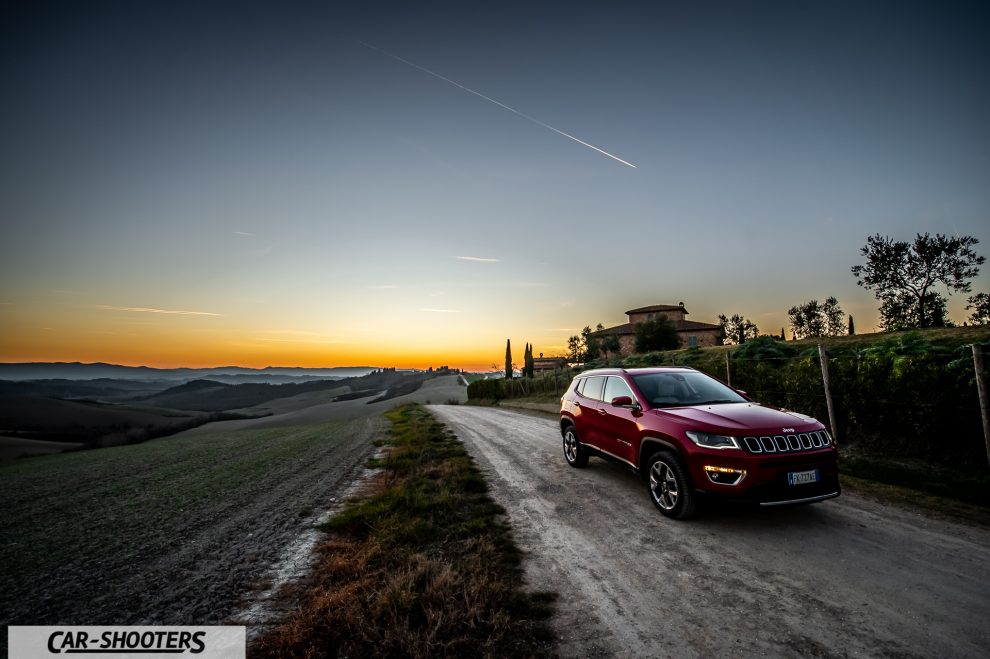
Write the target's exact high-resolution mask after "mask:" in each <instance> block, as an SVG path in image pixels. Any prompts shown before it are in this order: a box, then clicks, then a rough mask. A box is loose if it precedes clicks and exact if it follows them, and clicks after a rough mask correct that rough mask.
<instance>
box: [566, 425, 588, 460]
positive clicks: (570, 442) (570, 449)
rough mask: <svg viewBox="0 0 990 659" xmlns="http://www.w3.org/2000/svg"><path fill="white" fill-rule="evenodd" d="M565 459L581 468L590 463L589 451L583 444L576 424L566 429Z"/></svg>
mask: <svg viewBox="0 0 990 659" xmlns="http://www.w3.org/2000/svg"><path fill="white" fill-rule="evenodd" d="M564 459H565V460H567V464H569V465H571V466H572V467H578V468H581V467H584V466H585V465H587V464H588V452H587V451H586V450H585V449H584V447H583V446H581V441H580V440H579V439H578V436H577V430H575V429H574V426H567V428H566V429H564Z"/></svg>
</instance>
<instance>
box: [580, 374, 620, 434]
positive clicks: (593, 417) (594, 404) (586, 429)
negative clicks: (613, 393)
mask: <svg viewBox="0 0 990 659" xmlns="http://www.w3.org/2000/svg"><path fill="white" fill-rule="evenodd" d="M604 389H605V376H604V375H593V376H591V377H589V378H585V381H584V384H583V385H582V386H581V389H580V391H579V392H578V396H577V397H576V400H575V404H576V405H577V407H578V409H579V412H578V414H577V415H576V417H577V419H578V423H577V429H578V436H579V437H580V438H581V441H582V442H584V443H585V444H587V445H588V446H592V447H594V448H597V449H600V450H602V451H608V452H609V453H611V452H612V451H611V449H610V448H608V447H607V446H606V441H605V439H604V438H605V437H607V435H608V434H607V433H604V432H603V428H602V418H603V417H604V415H605V412H604V411H603V409H602V407H603V403H602V395H603V392H604Z"/></svg>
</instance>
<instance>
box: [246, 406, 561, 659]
mask: <svg viewBox="0 0 990 659" xmlns="http://www.w3.org/2000/svg"><path fill="white" fill-rule="evenodd" d="M388 416H389V418H390V420H391V421H392V423H393V429H392V438H391V439H392V441H391V449H390V451H389V453H388V455H387V456H386V457H384V458H381V459H379V460H377V461H376V464H377V466H379V467H381V468H382V470H383V471H382V473H381V474H380V476H379V478H378V480H377V488H376V491H375V492H374V493H373V494H371V495H369V496H367V497H365V498H364V499H362V500H361V501H360V502H358V503H355V504H353V505H351V506H350V507H348V508H347V509H346V510H344V511H343V512H342V513H341V514H339V515H338V516H336V517H335V518H333V519H332V520H331V521H330V522H328V523H327V524H326V525H325V527H324V530H325V531H327V534H328V535H327V538H326V540H325V541H324V542H323V543H322V544H321V545H320V547H319V550H318V551H319V553H320V561H319V566H318V568H317V570H316V572H315V574H314V576H313V578H312V584H311V586H310V587H309V589H308V591H307V592H306V593H304V595H303V596H302V604H301V606H300V607H299V608H298V609H297V610H296V611H295V612H293V613H292V614H291V615H290V616H289V618H288V619H287V620H286V621H285V622H284V623H283V624H282V625H281V626H280V627H279V628H277V629H275V630H274V631H273V632H272V633H270V634H269V635H268V636H266V637H264V638H262V639H261V640H260V641H259V642H258V644H257V645H255V646H254V647H253V648H252V654H253V655H255V656H266V657H267V656H274V657H345V656H412V657H426V656H429V657H444V656H457V657H533V656H549V655H551V653H552V635H551V633H550V631H549V628H548V627H547V625H546V620H547V618H548V617H549V615H550V608H549V607H550V603H551V602H552V601H553V599H554V596H553V595H551V594H547V593H536V594H533V593H527V592H525V591H524V590H523V589H522V588H521V586H520V584H521V582H522V569H521V567H520V553H519V550H518V548H517V547H516V546H515V544H514V543H513V541H512V538H511V534H510V531H509V528H508V526H507V525H506V524H505V522H504V520H503V515H504V510H503V509H502V508H501V507H500V506H498V505H497V504H495V503H494V502H493V501H492V500H491V498H490V497H489V496H488V494H487V486H486V484H485V482H484V479H483V478H482V476H481V474H480V472H479V471H478V469H477V467H475V465H474V463H473V461H472V460H471V458H470V457H469V456H468V455H467V453H466V452H465V451H464V447H463V446H462V445H461V444H460V443H459V442H458V441H457V440H456V439H455V438H454V437H453V436H452V435H451V434H450V433H449V432H448V431H447V430H446V429H445V428H444V426H443V425H441V424H439V423H437V422H436V421H435V420H434V419H433V417H431V416H430V414H429V413H428V412H426V411H425V410H423V409H422V408H420V407H418V406H415V405H412V406H406V407H403V408H400V409H398V410H395V411H393V412H391V413H389V415H388Z"/></svg>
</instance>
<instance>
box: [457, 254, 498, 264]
mask: <svg viewBox="0 0 990 659" xmlns="http://www.w3.org/2000/svg"><path fill="white" fill-rule="evenodd" d="M454 258H455V259H458V260H460V261H474V262H475V263H498V262H499V259H489V258H485V257H483V256H455V257H454Z"/></svg>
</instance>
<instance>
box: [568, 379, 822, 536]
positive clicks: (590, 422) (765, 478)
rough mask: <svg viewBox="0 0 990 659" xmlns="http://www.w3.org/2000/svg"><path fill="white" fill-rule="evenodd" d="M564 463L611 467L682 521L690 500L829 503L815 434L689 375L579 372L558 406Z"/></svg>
mask: <svg viewBox="0 0 990 659" xmlns="http://www.w3.org/2000/svg"><path fill="white" fill-rule="evenodd" d="M560 432H561V435H563V438H564V457H565V458H566V460H567V462H568V464H570V465H571V466H572V467H584V466H585V465H586V464H588V457H589V456H591V455H598V456H600V457H604V458H609V459H613V460H617V461H619V462H621V463H623V464H625V465H627V466H629V467H632V468H633V469H634V470H635V471H637V472H638V473H639V474H640V476H641V477H642V478H643V479H644V480H645V481H646V484H647V488H648V489H649V493H650V499H651V500H652V501H653V503H654V505H656V507H657V508H659V509H660V512H662V513H663V514H664V515H666V516H668V517H673V518H675V519H683V518H686V517H689V516H691V515H692V514H693V513H694V511H695V504H696V501H697V498H698V497H699V495H700V496H712V497H729V498H733V499H740V500H746V501H752V502H755V503H759V504H761V505H764V506H777V505H785V504H796V503H811V502H814V501H822V500H824V499H830V498H832V497H836V496H839V491H840V489H839V470H838V456H837V452H836V450H835V444H834V443H833V442H832V438H831V437H830V436H829V434H828V431H827V430H825V427H824V426H823V425H822V424H821V423H819V422H818V421H816V420H815V419H812V418H810V417H807V416H804V415H803V414H798V413H797V412H789V411H786V410H780V409H775V408H772V407H765V406H763V405H760V404H759V403H756V402H753V401H752V400H750V399H749V398H748V397H746V396H745V395H744V394H742V393H741V392H738V391H736V390H734V389H730V388H729V387H727V386H726V385H724V384H723V383H721V382H719V381H718V380H716V379H714V378H711V377H709V376H707V375H705V374H704V373H701V372H699V371H696V370H694V369H692V368H630V369H620V368H605V369H597V370H592V371H585V372H584V373H581V374H580V375H578V376H577V377H575V378H574V381H573V382H571V385H570V387H568V389H567V392H566V393H565V394H564V396H563V397H562V398H561V399H560Z"/></svg>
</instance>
